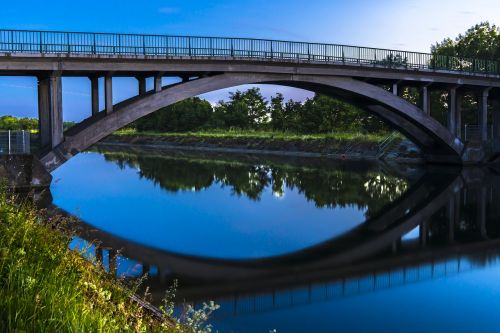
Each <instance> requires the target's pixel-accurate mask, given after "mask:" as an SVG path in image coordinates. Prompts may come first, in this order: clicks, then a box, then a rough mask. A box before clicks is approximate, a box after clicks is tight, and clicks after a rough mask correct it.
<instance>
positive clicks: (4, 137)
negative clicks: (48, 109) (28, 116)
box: [0, 131, 31, 155]
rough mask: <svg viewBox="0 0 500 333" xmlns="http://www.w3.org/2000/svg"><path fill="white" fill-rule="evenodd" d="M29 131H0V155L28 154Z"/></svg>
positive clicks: (29, 149) (29, 148)
mask: <svg viewBox="0 0 500 333" xmlns="http://www.w3.org/2000/svg"><path fill="white" fill-rule="evenodd" d="M30 137H31V136H30V132H29V131H0V155H16V154H30V152H31V143H30Z"/></svg>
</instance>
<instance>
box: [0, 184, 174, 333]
mask: <svg viewBox="0 0 500 333" xmlns="http://www.w3.org/2000/svg"><path fill="white" fill-rule="evenodd" d="M67 223H68V221H65V220H62V219H48V218H46V217H43V216H40V215H39V213H37V212H36V211H35V210H34V209H33V208H31V207H30V206H29V205H19V204H18V203H17V202H15V201H14V200H13V198H11V197H9V196H7V195H6V194H5V193H4V192H1V193H0V331H1V332H174V331H176V329H175V327H174V325H173V324H172V323H170V322H167V321H165V322H159V321H158V320H156V319H153V318H152V317H150V316H149V315H148V314H147V313H145V311H144V310H143V309H142V308H141V307H140V306H139V305H138V304H136V303H134V302H133V301H132V300H131V298H130V296H131V295H132V294H133V293H134V290H133V289H129V288H126V287H124V286H121V285H120V283H118V281H117V280H116V279H115V277H114V276H112V275H109V274H107V273H106V272H105V271H104V270H103V269H102V267H101V266H99V265H94V264H92V263H91V262H89V261H87V260H86V259H84V258H83V257H82V256H81V255H80V254H79V253H77V252H74V251H70V250H69V249H68V245H69V242H70V240H71V234H70V233H69V232H68V231H67V230H68V229H67V228H66V227H65V226H67Z"/></svg>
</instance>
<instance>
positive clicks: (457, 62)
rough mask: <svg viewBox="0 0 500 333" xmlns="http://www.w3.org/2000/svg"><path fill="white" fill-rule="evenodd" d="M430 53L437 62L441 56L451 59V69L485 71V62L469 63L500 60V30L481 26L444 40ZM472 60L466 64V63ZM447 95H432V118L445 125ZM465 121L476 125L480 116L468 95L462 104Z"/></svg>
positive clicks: (475, 99) (475, 100)
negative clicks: (479, 60)
mask: <svg viewBox="0 0 500 333" xmlns="http://www.w3.org/2000/svg"><path fill="white" fill-rule="evenodd" d="M431 52H432V54H433V55H434V57H435V58H434V59H439V58H438V56H449V57H454V58H452V59H448V62H449V63H451V65H449V66H451V67H452V68H453V67H454V68H462V69H467V68H471V69H473V70H477V69H482V66H484V65H485V64H484V63H482V62H476V63H473V62H472V61H471V60H470V59H486V60H494V61H496V60H497V59H499V58H500V29H499V27H497V26H496V25H492V24H490V23H489V22H481V23H479V24H476V25H475V26H473V27H471V28H470V29H468V30H467V31H466V32H465V34H459V35H458V36H457V37H456V38H455V39H452V38H445V39H444V40H443V41H441V42H438V43H436V44H434V45H432V46H431ZM464 58H465V59H469V60H463V59H464ZM447 103H448V102H447V94H446V93H444V92H439V93H434V94H432V95H431V104H432V105H433V110H432V112H433V117H434V118H436V119H438V120H439V121H440V122H441V123H442V124H446V118H447ZM462 109H463V113H462V114H463V118H462V122H463V123H464V124H467V123H469V124H470V123H475V122H476V121H477V117H478V114H477V112H474V111H475V110H477V96H474V94H470V93H469V94H466V95H465V96H464V99H463V101H462Z"/></svg>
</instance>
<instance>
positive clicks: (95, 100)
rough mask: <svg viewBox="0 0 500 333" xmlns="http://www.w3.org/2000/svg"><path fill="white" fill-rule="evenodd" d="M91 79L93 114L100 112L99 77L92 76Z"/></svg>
mask: <svg viewBox="0 0 500 333" xmlns="http://www.w3.org/2000/svg"><path fill="white" fill-rule="evenodd" d="M89 79H90V95H91V99H92V115H93V116H95V115H96V114H98V113H99V78H98V77H97V76H91V77H89Z"/></svg>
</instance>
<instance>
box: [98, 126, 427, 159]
mask: <svg viewBox="0 0 500 333" xmlns="http://www.w3.org/2000/svg"><path fill="white" fill-rule="evenodd" d="M403 141H404V138H403V137H402V136H401V135H398V134H387V133H384V134H356V133H331V134H315V135H299V134H293V133H282V132H266V131H207V132H189V133H154V132H136V131H133V130H124V131H118V132H116V133H114V134H113V135H111V136H109V137H107V138H106V139H105V140H103V141H102V144H106V145H110V144H111V145H119V146H141V147H146V148H159V149H161V148H169V149H172V148H174V149H175V148H180V149H187V150H200V151H216V152H227V153H256V154H272V155H286V156H299V157H328V158H333V159H353V160H375V159H380V158H382V157H384V156H386V155H388V154H389V153H391V152H392V151H393V150H396V152H397V155H398V158H402V159H408V160H411V159H413V160H416V161H418V159H419V157H420V156H419V155H418V152H415V151H411V150H408V149H406V148H405V147H403V148H404V149H402V150H401V147H400V145H401V143H402V142H403ZM399 150H401V151H399Z"/></svg>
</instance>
